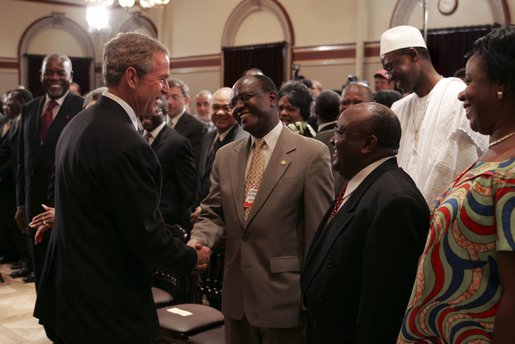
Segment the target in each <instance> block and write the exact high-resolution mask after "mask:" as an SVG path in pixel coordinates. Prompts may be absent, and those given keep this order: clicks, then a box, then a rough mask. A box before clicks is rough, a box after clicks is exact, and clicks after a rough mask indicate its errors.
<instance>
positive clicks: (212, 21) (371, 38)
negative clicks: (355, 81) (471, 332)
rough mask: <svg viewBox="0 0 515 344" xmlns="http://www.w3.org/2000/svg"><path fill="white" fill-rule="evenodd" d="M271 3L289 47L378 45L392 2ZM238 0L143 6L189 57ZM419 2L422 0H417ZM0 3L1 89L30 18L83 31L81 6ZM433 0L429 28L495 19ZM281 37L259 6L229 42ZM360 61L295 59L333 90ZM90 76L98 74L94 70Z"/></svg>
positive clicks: (191, 78)
mask: <svg viewBox="0 0 515 344" xmlns="http://www.w3.org/2000/svg"><path fill="white" fill-rule="evenodd" d="M78 1H80V0H78ZM245 1H248V0H245ZM256 1H257V0H256ZM276 1H277V2H278V3H279V4H280V6H282V7H283V8H284V10H285V11H286V12H287V15H288V16H289V18H290V20H291V26H292V29H293V35H294V38H295V41H294V43H295V48H299V47H316V46H325V45H329V46H331V45H336V44H347V45H348V46H350V47H351V49H352V48H353V47H354V46H355V44H356V43H360V42H361V41H364V43H365V47H377V46H378V40H379V37H380V34H381V33H382V32H383V31H384V30H386V29H387V28H388V27H389V25H390V19H391V16H392V13H393V10H394V7H395V5H396V3H397V1H398V0H276ZM358 1H359V2H358ZM399 1H401V0H399ZM402 1H406V0H402ZM407 1H409V0H407ZM413 1H416V0H413ZM491 1H493V0H491ZM240 2H241V1H240V0H223V1H213V0H172V1H171V2H170V5H168V6H167V7H165V8H164V9H153V10H150V11H145V12H143V14H142V15H144V16H145V17H147V18H149V19H150V20H151V21H152V22H153V23H154V24H155V26H156V27H157V30H158V38H159V39H160V40H161V41H162V42H163V43H164V44H165V45H167V46H168V47H169V48H170V50H171V52H172V57H173V58H180V59H182V60H184V59H185V60H188V59H194V58H197V57H198V56H203V55H209V56H219V54H220V51H221V42H222V33H223V30H224V27H225V25H226V22H227V19H228V18H229V16H230V15H231V13H232V11H233V10H234V9H235V8H236V6H238V4H240ZM418 2H419V3H420V0H419V1H418ZM1 3H2V21H0V32H2V40H1V41H2V44H1V45H0V92H4V91H6V90H7V89H12V88H14V87H16V86H17V84H18V80H17V76H18V70H17V69H15V68H13V66H14V63H15V62H16V61H18V59H19V56H18V46H19V44H20V40H21V38H22V35H23V33H24V32H25V30H26V29H27V27H28V26H29V25H31V24H32V23H34V22H35V21H36V20H38V19H40V18H42V17H44V16H49V15H50V14H51V13H52V12H64V13H65V15H66V17H67V18H69V19H71V20H73V21H75V22H76V23H77V24H79V25H80V26H82V27H83V28H84V30H87V23H86V21H85V7H76V6H67V5H57V4H55V3H46V2H42V1H22V0H1ZM436 3H437V1H436V0H429V28H437V27H438V28H439V27H455V26H468V25H480V24H491V23H492V22H493V14H492V11H491V9H490V7H489V5H488V0H462V1H460V2H459V7H458V10H457V11H456V13H455V14H453V15H452V16H443V15H441V14H440V13H438V11H437V9H436ZM506 3H507V5H508V8H509V11H510V15H511V18H514V17H515V0H506ZM358 6H360V7H361V8H364V9H365V11H364V14H363V15H360V14H359V13H358ZM21 14H23V15H21ZM129 18H130V13H129V12H127V11H125V10H123V9H117V10H112V17H111V21H112V25H111V26H112V32H111V33H109V34H104V35H97V34H94V33H91V34H89V36H90V38H91V40H92V41H93V42H94V44H95V49H96V59H97V63H98V62H99V59H100V54H101V50H102V45H103V43H104V42H105V41H106V40H107V39H108V38H109V37H110V36H111V35H112V34H113V33H115V32H116V31H117V30H118V29H119V28H120V27H121V25H122V23H123V22H124V21H126V20H127V19H129ZM512 22H513V20H512ZM408 23H409V24H411V25H414V26H417V27H419V28H422V14H421V8H420V6H418V5H417V6H415V9H414V10H413V12H412V13H411V15H410V16H409V18H408ZM284 39H285V37H284V32H283V31H282V29H281V25H280V22H279V19H278V18H277V17H276V16H274V15H273V14H272V13H271V12H268V11H260V12H255V13H253V14H252V15H250V16H249V17H248V18H247V19H246V20H245V21H244V22H243V23H242V25H241V27H240V28H239V29H238V32H237V34H236V39H235V44H236V45H242V44H256V43H266V42H274V41H282V40H284ZM29 50H30V52H31V53H38V54H43V53H47V52H51V51H55V50H60V51H63V52H65V53H67V54H70V55H79V54H81V53H83V51H82V50H81V48H80V44H78V43H77V42H76V41H75V40H74V37H71V36H70V35H68V34H66V33H63V32H62V31H60V30H59V29H57V28H56V29H49V30H46V31H45V32H41V33H40V34H39V35H37V39H35V40H34V41H33V42H31V44H30V45H29ZM13 61H14V62H13ZM358 61H359V60H358ZM362 62H363V66H362V67H360V66H358V67H359V68H357V67H356V59H355V58H352V57H351V58H336V59H331V60H320V59H315V60H302V61H300V64H301V68H302V69H301V74H303V75H305V76H306V77H308V78H312V79H317V80H319V81H321V82H322V84H323V85H324V86H325V87H327V88H339V87H340V86H341V85H342V83H344V82H345V79H346V77H347V74H354V73H355V71H356V70H363V74H364V76H361V75H360V77H364V78H367V79H369V80H371V79H372V75H373V73H374V72H375V70H376V69H378V68H380V63H379V58H378V57H375V56H371V57H366V58H364V59H362ZM172 73H173V75H174V76H175V77H178V78H181V79H183V80H184V81H186V82H187V83H188V84H189V85H190V88H191V91H192V94H194V93H196V92H198V91H199V90H201V89H204V88H209V89H211V90H214V89H216V88H218V87H220V86H221V76H220V73H221V68H220V66H219V65H216V66H215V65H209V66H200V67H192V68H189V67H186V68H184V67H181V68H174V64H173V61H172ZM96 77H97V78H98V75H97V76H96ZM97 86H99V85H97Z"/></svg>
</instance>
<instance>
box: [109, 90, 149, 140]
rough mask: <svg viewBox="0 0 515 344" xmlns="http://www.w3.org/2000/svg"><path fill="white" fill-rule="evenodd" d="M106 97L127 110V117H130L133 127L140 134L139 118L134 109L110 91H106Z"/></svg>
mask: <svg viewBox="0 0 515 344" xmlns="http://www.w3.org/2000/svg"><path fill="white" fill-rule="evenodd" d="M103 95H104V96H105V97H107V98H110V99H112V100H114V101H115V102H117V103H118V104H120V106H121V107H122V108H123V109H124V110H125V112H126V113H127V115H128V116H129V118H130V120H131V122H132V125H133V126H134V128H135V129H136V131H138V132H140V131H139V122H138V116H136V113H135V112H134V110H133V109H132V107H131V106H130V105H129V104H128V103H127V102H126V101H125V100H123V99H122V98H120V97H118V96H116V95H114V94H112V93H111V92H109V91H106V92H105V93H104V94H103ZM140 133H141V132H140Z"/></svg>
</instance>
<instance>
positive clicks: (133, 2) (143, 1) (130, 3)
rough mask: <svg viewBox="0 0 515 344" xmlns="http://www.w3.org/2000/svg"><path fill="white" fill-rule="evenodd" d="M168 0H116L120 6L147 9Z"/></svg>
mask: <svg viewBox="0 0 515 344" xmlns="http://www.w3.org/2000/svg"><path fill="white" fill-rule="evenodd" d="M84 1H85V2H86V3H88V4H91V5H103V6H111V5H112V4H114V0H84ZM169 2H170V0H118V5H120V7H123V8H126V9H129V8H131V7H134V6H139V7H141V8H142V9H149V8H153V7H162V6H164V5H167V4H168V3H169Z"/></svg>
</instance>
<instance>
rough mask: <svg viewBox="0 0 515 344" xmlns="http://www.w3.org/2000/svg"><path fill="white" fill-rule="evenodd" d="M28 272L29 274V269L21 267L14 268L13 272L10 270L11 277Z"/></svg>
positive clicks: (17, 276)
mask: <svg viewBox="0 0 515 344" xmlns="http://www.w3.org/2000/svg"><path fill="white" fill-rule="evenodd" d="M28 274H30V271H29V269H27V268H23V269H21V270H16V271H14V272H11V277H12V278H20V277H25V276H27V275H28Z"/></svg>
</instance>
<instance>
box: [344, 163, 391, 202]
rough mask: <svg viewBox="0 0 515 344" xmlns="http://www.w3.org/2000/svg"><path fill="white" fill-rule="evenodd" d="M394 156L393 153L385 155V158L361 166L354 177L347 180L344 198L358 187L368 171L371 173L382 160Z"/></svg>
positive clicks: (367, 174)
mask: <svg viewBox="0 0 515 344" xmlns="http://www.w3.org/2000/svg"><path fill="white" fill-rule="evenodd" d="M393 158H395V155H391V156H387V157H385V158H382V159H379V160H376V161H374V162H373V163H371V164H370V165H368V166H366V167H365V168H363V169H362V170H361V171H359V172H358V173H357V174H356V175H355V176H354V177H352V178H351V179H350V180H349V183H348V184H347V189H346V190H345V195H344V198H346V197H348V196H349V195H350V194H351V193H352V192H353V191H354V190H356V189H357V188H358V186H359V185H360V184H361V183H362V182H363V181H364V180H365V178H367V177H368V176H369V175H370V173H372V172H373V171H374V170H375V169H376V168H378V167H379V165H381V164H382V163H383V162H385V161H386V160H389V159H393Z"/></svg>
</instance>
